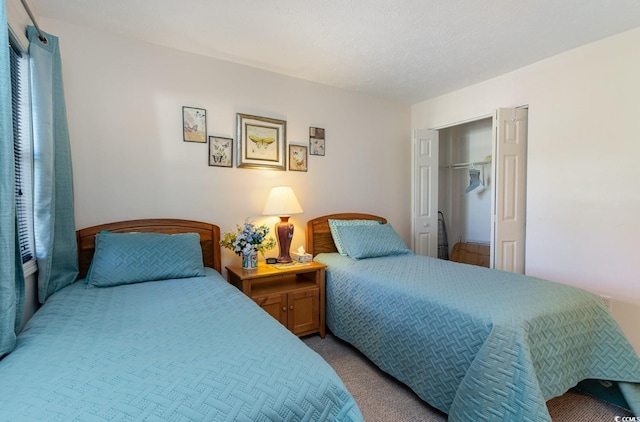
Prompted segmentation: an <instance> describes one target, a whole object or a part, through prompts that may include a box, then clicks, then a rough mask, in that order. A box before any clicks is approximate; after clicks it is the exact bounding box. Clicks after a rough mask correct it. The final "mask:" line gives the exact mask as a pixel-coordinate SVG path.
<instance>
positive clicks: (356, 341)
mask: <svg viewBox="0 0 640 422" xmlns="http://www.w3.org/2000/svg"><path fill="white" fill-rule="evenodd" d="M316 260H317V261H320V262H323V263H325V264H327V265H328V269H327V283H326V288H327V295H326V300H327V313H326V318H327V325H328V327H329V328H330V329H331V331H332V332H333V333H334V334H335V335H336V336H338V337H340V338H342V339H344V340H346V341H348V342H349V343H351V344H353V345H354V346H355V347H357V348H358V349H359V350H361V351H362V352H363V353H364V354H365V355H366V356H367V357H369V358H370V359H371V360H372V361H373V362H374V363H375V364H376V365H378V366H379V367H380V368H381V369H382V370H384V371H386V372H388V373H389V374H391V375H393V376H394V377H396V378H398V379H399V380H400V381H402V382H404V383H405V384H407V385H408V386H409V387H411V388H412V389H413V390H414V391H415V392H416V393H417V394H418V395H419V396H420V397H421V398H422V399H423V400H425V401H427V402H428V403H430V404H431V405H432V406H434V407H436V408H438V409H440V410H442V411H443V412H445V413H448V414H449V420H451V421H484V420H496V421H532V422H533V421H535V422H538V421H549V420H550V416H549V412H548V410H547V407H546V404H545V401H546V400H547V399H550V398H552V397H555V396H559V395H562V394H563V393H565V392H566V391H567V390H568V389H569V388H571V387H573V386H575V385H576V384H577V383H578V382H579V381H581V380H583V379H602V380H612V381H625V382H629V383H626V384H625V385H624V386H625V389H624V390H623V391H627V392H628V394H629V395H628V397H627V398H628V399H629V400H628V401H629V403H632V407H633V404H634V403H635V404H636V405H637V404H639V403H640V401H638V399H639V398H640V388H638V385H637V384H630V383H639V382H640V359H639V358H638V355H637V353H636V352H635V351H634V350H633V348H632V347H631V345H630V344H629V342H628V341H627V340H626V338H625V337H624V335H623V334H622V332H621V330H620V328H619V326H618V325H617V323H616V322H615V321H614V320H613V319H612V317H611V316H610V315H609V313H608V311H607V310H606V308H605V307H604V305H602V304H601V302H600V300H599V299H598V298H597V297H596V296H595V295H593V294H591V293H589V292H586V291H584V290H581V289H577V288H574V287H571V286H567V285H563V284H559V283H553V282H549V281H544V280H540V279H536V278H533V277H527V276H523V275H518V274H513V273H508V272H503V271H497V270H489V269H487V268H482V267H476V266H471V265H466V264H458V263H452V262H449V261H443V260H438V259H434V258H428V257H424V256H417V255H402V256H395V257H382V258H371V259H365V260H360V261H356V260H352V259H350V258H349V257H346V256H341V255H339V254H320V255H318V256H317V257H316ZM621 387H622V384H621ZM634 410H635V411H636V412H638V409H637V408H634Z"/></svg>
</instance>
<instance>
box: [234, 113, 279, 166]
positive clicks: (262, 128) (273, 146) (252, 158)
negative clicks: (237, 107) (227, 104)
mask: <svg viewBox="0 0 640 422" xmlns="http://www.w3.org/2000/svg"><path fill="white" fill-rule="evenodd" d="M237 132H238V133H237V137H236V139H237V141H236V142H237V148H236V151H237V154H236V157H237V166H238V167H240V168H256V169H268V170H286V162H287V157H286V154H285V144H286V142H287V122H286V121H285V120H279V119H272V118H269V117H260V116H252V115H249V114H242V113H238V114H237Z"/></svg>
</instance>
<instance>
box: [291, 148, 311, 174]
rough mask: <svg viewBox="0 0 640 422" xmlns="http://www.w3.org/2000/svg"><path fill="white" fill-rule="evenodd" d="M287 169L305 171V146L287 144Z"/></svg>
mask: <svg viewBox="0 0 640 422" xmlns="http://www.w3.org/2000/svg"><path fill="white" fill-rule="evenodd" d="M289 170H290V171H307V146H306V145H291V144H289Z"/></svg>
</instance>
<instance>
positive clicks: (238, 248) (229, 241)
mask: <svg viewBox="0 0 640 422" xmlns="http://www.w3.org/2000/svg"><path fill="white" fill-rule="evenodd" d="M268 233H269V229H268V228H267V226H265V225H262V226H258V227H256V225H255V224H253V223H251V222H249V220H245V222H244V224H242V225H240V224H238V225H237V226H236V231H235V232H228V233H225V234H224V235H223V236H222V240H220V246H223V247H225V248H227V249H231V250H232V251H234V252H235V253H237V254H238V255H249V254H251V253H255V252H258V251H259V252H260V253H261V254H262V255H263V256H264V251H266V250H269V249H272V248H273V247H274V246H275V244H276V240H275V239H274V238H273V237H270V238H268V239H267V234H268Z"/></svg>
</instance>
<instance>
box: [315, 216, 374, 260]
mask: <svg viewBox="0 0 640 422" xmlns="http://www.w3.org/2000/svg"><path fill="white" fill-rule="evenodd" d="M327 221H328V222H329V230H331V237H333V243H335V245H336V249H337V250H338V253H339V254H340V255H347V251H346V250H345V248H344V246H343V245H342V239H341V238H340V233H339V232H338V227H345V226H374V225H375V226H379V225H381V224H382V222H381V221H378V220H340V219H333V218H330V219H328V220H327Z"/></svg>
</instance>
